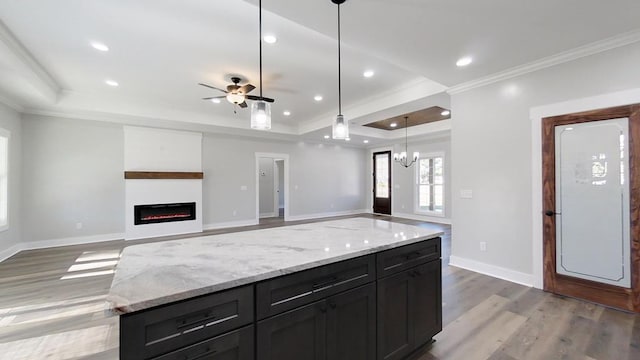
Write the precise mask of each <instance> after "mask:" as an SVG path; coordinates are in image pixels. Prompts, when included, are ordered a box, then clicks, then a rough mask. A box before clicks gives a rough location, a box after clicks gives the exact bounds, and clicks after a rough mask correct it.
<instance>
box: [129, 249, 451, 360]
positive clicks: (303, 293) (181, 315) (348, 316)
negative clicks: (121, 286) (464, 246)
mask: <svg viewBox="0 0 640 360" xmlns="http://www.w3.org/2000/svg"><path fill="white" fill-rule="evenodd" d="M440 254H441V252H440V238H435V239H429V240H425V241H421V242H418V243H413V244H409V245H405V246H400V247H397V248H393V249H389V250H386V251H383V252H379V253H377V254H368V255H364V256H360V257H357V258H353V259H348V260H344V261H340V262H336V263H331V264H327V265H323V266H319V267H316V268H311V269H308V270H304V271H299V272H295V273H291V274H287V275H283V276H280V277H277V278H272V279H267V280H264V281H261V282H258V283H254V284H248V285H244V286H241V287H238V288H234V289H228V290H224V291H219V292H216V293H212V294H207V295H202V296H198V297H195V298H191V299H186V300H182V301H177V302H174V303H171V304H166V305H161V306H157V307H154V308H150V309H146V310H142V311H138V312H133V313H129V314H125V315H122V316H121V317H120V359H122V360H133V359H135V360H140V359H154V360H173V359H176V360H177V359H180V360H195V359H200V360H204V359H208V360H251V359H257V360H374V359H378V360H396V359H398V360H399V359H406V358H407V357H409V356H412V353H414V352H415V351H416V349H418V348H419V347H421V346H422V345H424V344H426V343H428V342H430V340H431V339H432V337H433V336H434V335H435V334H437V333H438V332H440V331H441V330H442V278H441V277H442V275H441V261H440Z"/></svg>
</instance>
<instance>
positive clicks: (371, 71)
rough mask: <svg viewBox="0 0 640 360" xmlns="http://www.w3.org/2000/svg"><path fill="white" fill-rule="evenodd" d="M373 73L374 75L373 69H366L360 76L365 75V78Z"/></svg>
mask: <svg viewBox="0 0 640 360" xmlns="http://www.w3.org/2000/svg"><path fill="white" fill-rule="evenodd" d="M373 75H375V72H373V70H367V71H365V72H364V73H362V76H364V77H366V78H370V77H372V76H373Z"/></svg>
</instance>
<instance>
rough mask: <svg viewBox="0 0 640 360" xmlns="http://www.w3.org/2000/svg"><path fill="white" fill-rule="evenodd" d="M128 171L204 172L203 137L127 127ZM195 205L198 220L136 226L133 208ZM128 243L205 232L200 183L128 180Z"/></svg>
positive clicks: (126, 209)
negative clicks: (139, 206) (156, 205)
mask: <svg viewBox="0 0 640 360" xmlns="http://www.w3.org/2000/svg"><path fill="white" fill-rule="evenodd" d="M124 147H125V149H124V156H125V159H124V165H125V171H154V172H201V171H202V134H200V133H192V132H186V131H174V130H164V129H154V128H142V127H133V126H125V127H124ZM187 202H195V203H196V219H195V220H187V221H175V222H163V223H153V224H143V225H135V224H134V206H135V205H152V204H168V203H187ZM124 210H125V211H124V213H125V240H133V239H142V238H149V237H158V236H168V235H178V234H188V233H197V232H202V180H201V179H127V180H126V184H125V209H124Z"/></svg>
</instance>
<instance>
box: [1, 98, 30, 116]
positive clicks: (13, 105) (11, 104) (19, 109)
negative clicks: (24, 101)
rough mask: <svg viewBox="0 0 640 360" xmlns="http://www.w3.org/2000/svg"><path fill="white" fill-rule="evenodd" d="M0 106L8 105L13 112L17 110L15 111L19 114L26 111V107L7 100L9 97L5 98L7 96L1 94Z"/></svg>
mask: <svg viewBox="0 0 640 360" xmlns="http://www.w3.org/2000/svg"><path fill="white" fill-rule="evenodd" d="M0 104H3V105H6V106H8V107H10V108H11V109H13V110H15V111H17V112H19V113H22V112H24V110H25V108H24V106H22V105H20V104H18V103H17V102H15V101H13V100H10V99H9V98H7V97H5V96H3V95H1V94H0Z"/></svg>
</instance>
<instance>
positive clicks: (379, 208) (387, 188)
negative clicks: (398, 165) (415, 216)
mask: <svg viewBox="0 0 640 360" xmlns="http://www.w3.org/2000/svg"><path fill="white" fill-rule="evenodd" d="M373 212H374V213H377V214H387V215H391V151H381V152H376V153H373Z"/></svg>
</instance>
